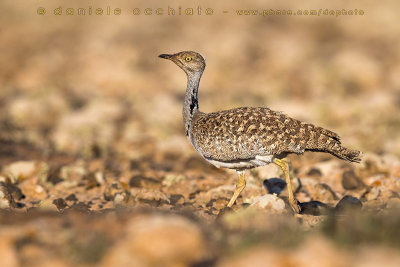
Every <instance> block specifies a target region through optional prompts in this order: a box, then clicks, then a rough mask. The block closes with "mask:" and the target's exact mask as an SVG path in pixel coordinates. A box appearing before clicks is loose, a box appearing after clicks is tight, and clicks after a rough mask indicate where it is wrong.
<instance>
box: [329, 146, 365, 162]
mask: <svg viewBox="0 0 400 267" xmlns="http://www.w3.org/2000/svg"><path fill="white" fill-rule="evenodd" d="M329 153H331V154H332V155H334V156H336V157H338V158H341V159H344V160H347V161H350V162H357V163H359V162H360V161H361V156H362V153H361V152H360V151H358V150H354V149H349V148H347V147H343V146H341V145H340V144H335V145H333V146H332V147H331V149H330V150H329Z"/></svg>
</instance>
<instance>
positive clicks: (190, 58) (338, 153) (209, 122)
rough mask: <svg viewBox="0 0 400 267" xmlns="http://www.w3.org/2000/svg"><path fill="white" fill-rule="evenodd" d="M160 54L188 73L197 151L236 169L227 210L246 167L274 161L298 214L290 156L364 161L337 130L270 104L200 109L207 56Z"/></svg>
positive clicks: (187, 123)
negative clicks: (314, 154) (316, 155)
mask: <svg viewBox="0 0 400 267" xmlns="http://www.w3.org/2000/svg"><path fill="white" fill-rule="evenodd" d="M159 57H160V58H163V59H167V60H170V61H172V62H173V63H175V64H176V65H177V66H178V67H180V68H181V69H182V70H183V71H184V72H185V73H186V76H187V87H186V94H185V98H184V101H183V111H182V114H183V123H184V129H185V132H186V136H187V137H188V139H189V140H190V142H191V143H192V145H193V147H194V148H195V150H196V151H197V152H198V153H199V154H200V155H201V156H202V157H203V158H204V159H205V160H206V161H208V162H210V163H211V164H213V165H214V166H216V167H217V168H227V169H233V170H236V172H237V177H238V178H237V182H236V187H235V190H234V193H233V195H232V197H231V199H230V200H229V202H228V204H227V208H232V206H233V205H234V204H235V202H236V200H237V198H238V196H239V195H240V193H241V192H242V191H243V189H244V188H245V186H246V179H245V171H246V170H248V169H252V168H257V167H261V166H265V165H268V164H270V163H273V164H275V165H277V166H278V167H279V168H281V170H282V171H283V173H284V176H285V181H286V188H287V190H288V202H289V205H290V207H291V208H292V210H293V211H294V213H300V212H301V206H300V203H299V202H298V201H297V200H296V198H295V196H294V193H293V188H292V184H291V177H290V171H289V162H288V160H287V156H288V155H289V154H303V153H304V152H306V151H312V152H325V153H329V154H332V155H333V156H335V157H337V158H339V159H342V160H345V161H348V162H357V163H359V162H360V161H361V156H362V153H361V152H360V151H358V150H353V149H349V148H346V147H344V146H342V144H341V140H340V137H339V135H338V134H336V133H334V132H332V131H330V130H327V129H325V128H322V127H318V126H315V125H313V124H310V123H306V122H302V121H300V120H297V119H294V118H291V117H289V116H287V115H285V114H284V113H282V112H278V111H273V110H271V109H269V108H267V107H239V108H233V109H229V110H223V111H218V112H212V113H204V112H201V111H200V110H199V100H198V90H199V84H200V79H201V77H202V75H203V72H204V70H205V67H206V61H205V59H204V57H203V56H202V55H201V54H200V53H198V52H194V51H182V52H178V53H175V54H160V55H159Z"/></svg>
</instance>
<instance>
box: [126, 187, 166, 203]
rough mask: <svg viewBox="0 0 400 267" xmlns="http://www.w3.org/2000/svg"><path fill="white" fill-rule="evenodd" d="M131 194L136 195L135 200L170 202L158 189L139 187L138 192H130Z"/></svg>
mask: <svg viewBox="0 0 400 267" xmlns="http://www.w3.org/2000/svg"><path fill="white" fill-rule="evenodd" d="M131 194H132V195H134V196H135V197H136V199H137V200H139V201H142V202H147V203H154V204H155V205H160V204H161V203H168V204H169V203H170V200H169V198H168V197H167V195H166V194H164V193H163V192H161V191H158V190H149V189H145V188H144V189H140V191H139V192H136V194H135V193H134V192H131Z"/></svg>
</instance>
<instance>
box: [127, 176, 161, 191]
mask: <svg viewBox="0 0 400 267" xmlns="http://www.w3.org/2000/svg"><path fill="white" fill-rule="evenodd" d="M129 186H130V187H138V188H141V187H146V188H155V187H156V188H158V187H161V182H160V181H158V180H156V179H154V178H150V177H145V176H143V175H140V174H139V175H134V176H132V177H131V179H130V180H129Z"/></svg>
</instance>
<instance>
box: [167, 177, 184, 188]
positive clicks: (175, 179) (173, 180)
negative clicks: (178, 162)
mask: <svg viewBox="0 0 400 267" xmlns="http://www.w3.org/2000/svg"><path fill="white" fill-rule="evenodd" d="M185 179H186V177H185V176H183V175H173V174H169V175H167V176H166V177H165V178H164V180H163V181H162V185H163V186H166V187H170V186H172V185H174V184H176V183H177V182H179V181H182V180H185Z"/></svg>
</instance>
